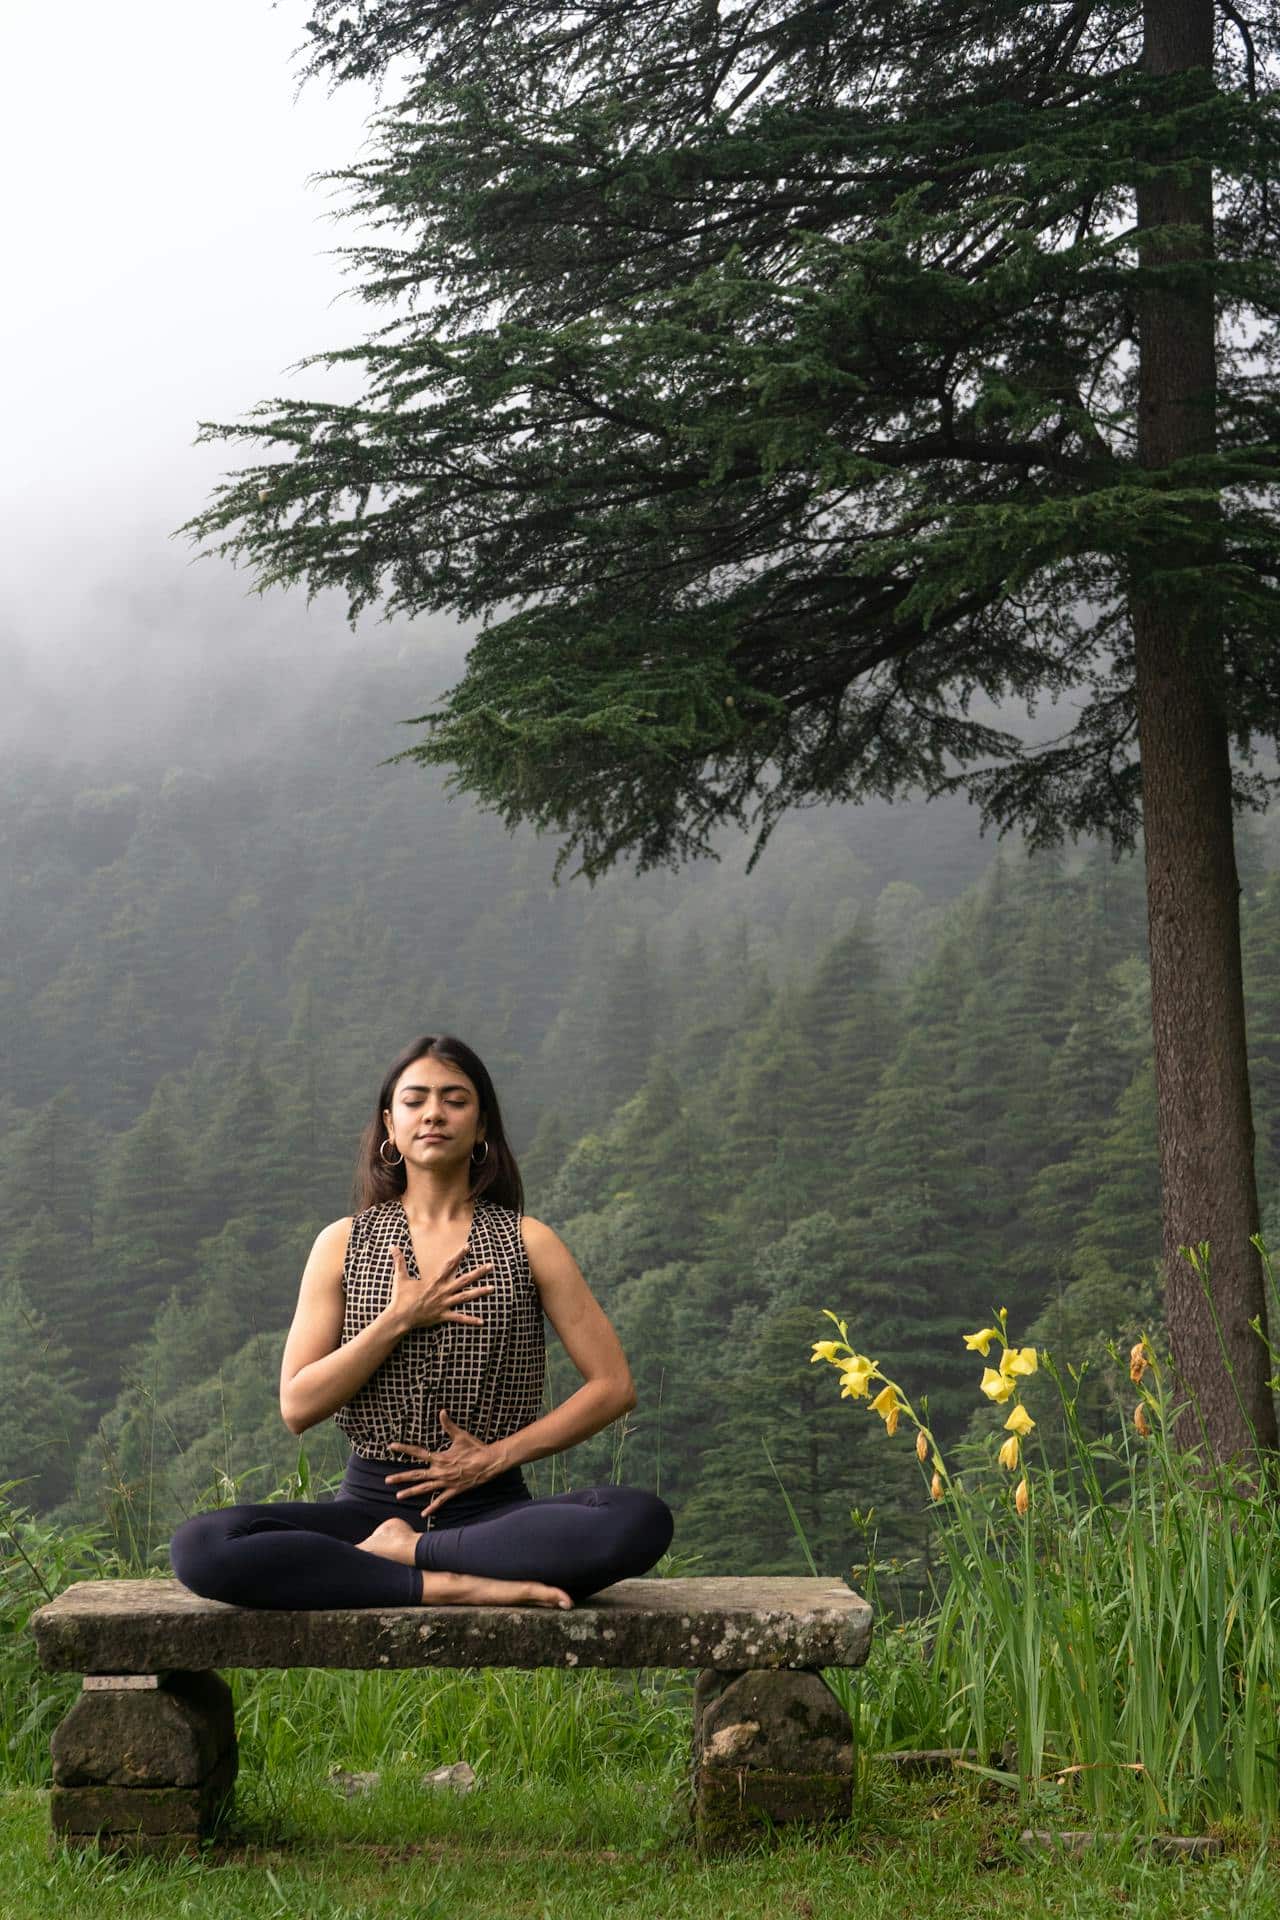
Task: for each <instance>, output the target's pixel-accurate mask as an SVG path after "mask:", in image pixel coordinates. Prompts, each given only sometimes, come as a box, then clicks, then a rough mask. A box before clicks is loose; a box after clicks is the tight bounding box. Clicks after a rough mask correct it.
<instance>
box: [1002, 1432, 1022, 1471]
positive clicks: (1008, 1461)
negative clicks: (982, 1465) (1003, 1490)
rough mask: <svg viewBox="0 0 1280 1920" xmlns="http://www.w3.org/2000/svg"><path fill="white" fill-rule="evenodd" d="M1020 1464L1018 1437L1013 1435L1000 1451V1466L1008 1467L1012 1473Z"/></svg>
mask: <svg viewBox="0 0 1280 1920" xmlns="http://www.w3.org/2000/svg"><path fill="white" fill-rule="evenodd" d="M1017 1464H1018V1436H1017V1434H1016V1433H1015V1434H1011V1435H1010V1437H1009V1438H1008V1439H1007V1440H1006V1441H1005V1443H1004V1445H1003V1446H1002V1447H1001V1449H1000V1465H1001V1466H1002V1467H1008V1469H1009V1471H1010V1473H1012V1472H1013V1470H1014V1468H1015V1467H1016V1466H1017Z"/></svg>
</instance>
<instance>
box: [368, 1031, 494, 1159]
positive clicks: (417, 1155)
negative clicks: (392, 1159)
mask: <svg viewBox="0 0 1280 1920" xmlns="http://www.w3.org/2000/svg"><path fill="white" fill-rule="evenodd" d="M382 1117H383V1121H384V1123H385V1125H386V1129H387V1133H388V1135H389V1137H390V1138H391V1140H392V1141H393V1142H394V1144H395V1148H396V1151H397V1152H398V1153H402V1154H403V1155H404V1157H405V1160H406V1161H412V1162H413V1163H414V1164H415V1165H416V1166H420V1167H436V1168H439V1167H444V1166H450V1165H453V1164H455V1163H457V1162H458V1161H463V1162H465V1161H466V1160H468V1159H469V1158H470V1155H471V1149H472V1148H473V1147H474V1146H478V1145H479V1143H480V1141H481V1140H483V1138H484V1129H483V1127H482V1126H481V1125H480V1096H479V1094H478V1093H477V1092H476V1089H475V1084H474V1082H473V1081H472V1080H470V1079H469V1078H468V1076H467V1075H466V1074H465V1073H464V1072H463V1071H462V1068H461V1067H456V1066H454V1064H453V1062H452V1061H451V1060H437V1059H435V1058H434V1057H433V1056H432V1055H430V1054H427V1055H424V1056H423V1058H422V1059H421V1060H414V1061H412V1062H411V1063H410V1065H409V1066H407V1067H406V1068H405V1070H404V1072H403V1073H402V1074H401V1075H400V1078H399V1079H398V1080H397V1081H396V1084H395V1087H394V1088H393V1090H392V1094H391V1105H390V1107H389V1108H386V1109H385V1110H384V1112H383V1116H382Z"/></svg>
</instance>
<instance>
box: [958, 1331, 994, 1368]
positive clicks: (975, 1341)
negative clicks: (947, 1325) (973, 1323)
mask: <svg viewBox="0 0 1280 1920" xmlns="http://www.w3.org/2000/svg"><path fill="white" fill-rule="evenodd" d="M999 1338H1000V1333H999V1329H998V1328H997V1327H984V1328H983V1329H982V1331H981V1333H966V1334H965V1336H964V1343H965V1345H966V1347H968V1349H969V1351H970V1353H980V1354H981V1355H982V1357H983V1359H984V1360H985V1359H986V1357H987V1349H988V1347H989V1346H990V1345H991V1342H992V1341H993V1340H998V1339H999Z"/></svg>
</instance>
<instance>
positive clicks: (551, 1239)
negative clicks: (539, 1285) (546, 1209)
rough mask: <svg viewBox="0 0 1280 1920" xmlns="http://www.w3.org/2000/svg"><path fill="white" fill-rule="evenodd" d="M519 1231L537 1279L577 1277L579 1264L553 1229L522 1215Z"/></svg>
mask: <svg viewBox="0 0 1280 1920" xmlns="http://www.w3.org/2000/svg"><path fill="white" fill-rule="evenodd" d="M520 1231H521V1234H522V1236H523V1238H524V1250H525V1252H526V1253H527V1254H528V1256H529V1267H530V1270H531V1271H532V1274H533V1277H534V1279H535V1280H537V1281H539V1282H541V1281H546V1280H564V1279H570V1278H576V1277H578V1263H577V1261H576V1260H575V1259H574V1257H573V1255H572V1254H571V1253H570V1251H569V1249H568V1247H566V1245H565V1243H564V1241H563V1240H562V1239H561V1238H560V1235H559V1234H558V1233H557V1232H556V1231H555V1229H554V1228H553V1227H549V1226H547V1225H546V1223H545V1222H544V1221H542V1220H534V1219H533V1218H532V1217H531V1216H530V1215H529V1214H527V1213H525V1214H522V1215H521V1216H520Z"/></svg>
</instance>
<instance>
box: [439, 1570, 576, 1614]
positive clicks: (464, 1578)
mask: <svg viewBox="0 0 1280 1920" xmlns="http://www.w3.org/2000/svg"><path fill="white" fill-rule="evenodd" d="M422 1604H423V1606H425V1607H571V1606H572V1605H573V1601H572V1600H571V1599H570V1598H569V1596H568V1594H567V1593H566V1592H565V1590H564V1588H563V1587H544V1586H543V1585H542V1584H541V1582H540V1581H538V1580H488V1579H485V1578H484V1577H483V1576H482V1575H480V1574H478V1573H424V1574H423V1576H422Z"/></svg>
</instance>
